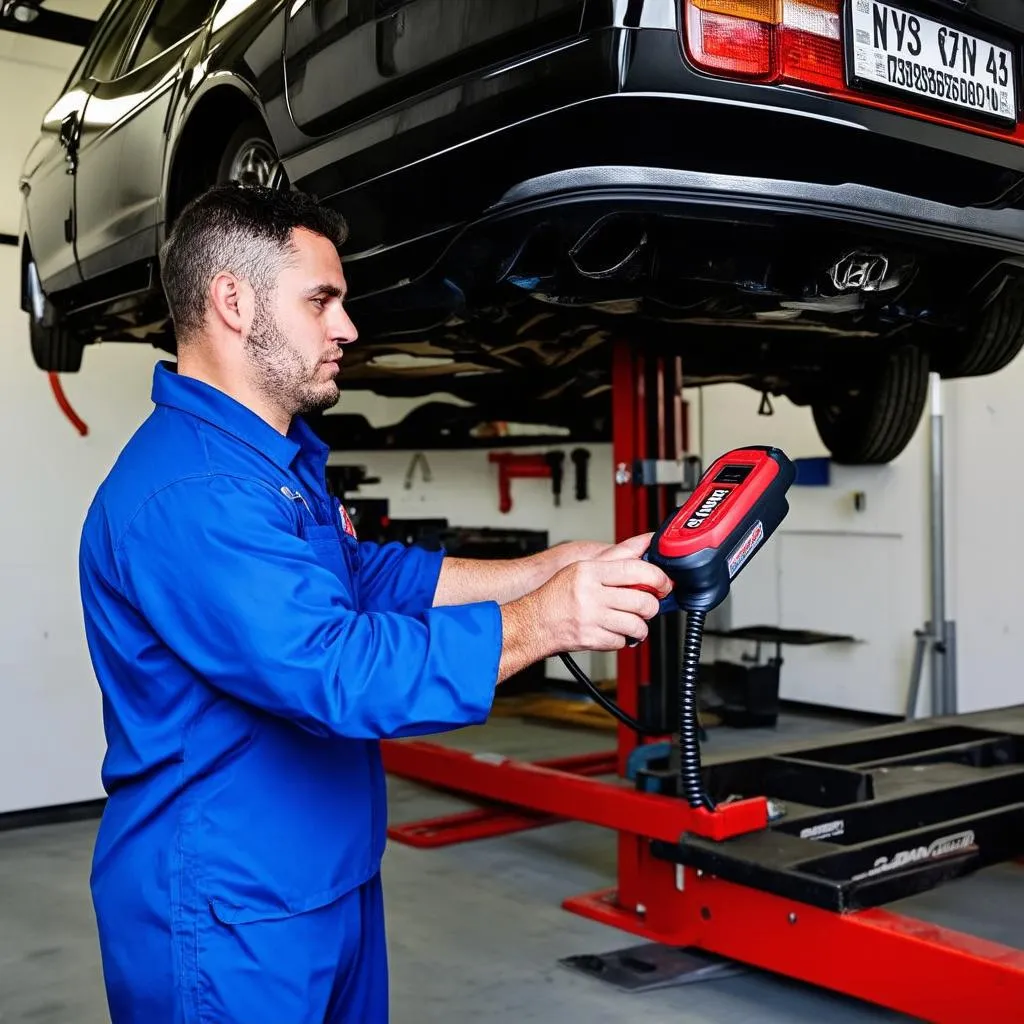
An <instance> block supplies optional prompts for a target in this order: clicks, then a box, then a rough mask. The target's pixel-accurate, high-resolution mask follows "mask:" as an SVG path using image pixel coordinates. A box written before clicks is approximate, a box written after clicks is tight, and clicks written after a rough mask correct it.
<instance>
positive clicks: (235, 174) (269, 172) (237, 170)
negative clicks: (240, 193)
mask: <svg viewBox="0 0 1024 1024" xmlns="http://www.w3.org/2000/svg"><path fill="white" fill-rule="evenodd" d="M280 167H281V162H280V161H279V160H278V159H277V154H276V153H275V152H274V150H273V147H272V146H271V145H270V143H269V142H267V141H266V140H265V139H250V140H249V141H248V142H246V143H244V144H243V145H241V146H240V147H239V149H238V152H237V153H235V156H234V159H232V161H231V167H230V168H229V169H228V178H229V180H231V181H235V182H238V183H239V184H240V185H262V186H263V187H264V188H273V187H274V186H275V185H276V184H277V183H278V180H279V178H280V173H279V172H280Z"/></svg>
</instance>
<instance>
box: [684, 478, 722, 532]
mask: <svg viewBox="0 0 1024 1024" xmlns="http://www.w3.org/2000/svg"><path fill="white" fill-rule="evenodd" d="M728 496H729V488H727V487H716V488H715V489H714V490H713V491H712V492H711V493H710V494H709V495H708V496H707V497H706V498H705V499H704V500H703V501H702V502H701V503H700V508H698V509H697V511H696V512H694V513H693V515H692V516H690V518H689V519H687V520H686V529H688V530H696V529H697V527H698V526H702V525H703V524H704V520H705V519H707V517H708V516H709V515H711V513H712V512H714V511H715V509H716V508H718V506H719V505H721V504H722V502H723V501H725V499H726V498H727V497H728Z"/></svg>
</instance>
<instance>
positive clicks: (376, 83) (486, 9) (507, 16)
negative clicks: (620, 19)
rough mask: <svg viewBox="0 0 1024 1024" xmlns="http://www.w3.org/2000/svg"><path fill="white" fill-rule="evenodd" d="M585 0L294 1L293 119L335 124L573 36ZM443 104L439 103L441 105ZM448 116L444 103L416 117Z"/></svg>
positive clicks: (315, 125)
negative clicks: (433, 111) (436, 108)
mask: <svg viewBox="0 0 1024 1024" xmlns="http://www.w3.org/2000/svg"><path fill="white" fill-rule="evenodd" d="M583 6H584V0H296V2H295V3H294V4H292V7H291V9H290V13H289V16H288V23H287V36H286V41H285V80H286V86H287V90H288V103H289V106H290V108H291V112H292V118H293V120H294V121H295V124H296V126H298V127H299V128H301V129H302V130H303V131H305V132H307V133H309V134H311V135H324V134H327V133H329V132H332V131H337V130H338V129H340V128H343V127H345V126H346V125H348V124H352V123H354V122H356V121H358V120H360V119H361V118H364V117H367V116H372V115H374V114H375V113H377V112H379V111H382V110H384V109H385V108H386V107H392V106H394V105H400V104H402V103H403V102H405V101H407V100H409V99H410V98H411V97H413V96H416V95H418V94H422V93H424V92H429V91H430V90H432V89H435V88H437V87H440V86H443V85H444V84H445V83H447V82H451V81H454V80H457V79H459V78H462V77H464V76H472V75H474V74H476V73H479V72H480V71H481V70H483V69H484V68H488V67H493V66H495V65H500V64H502V63H503V62H506V61H509V60H512V59H514V58H516V57H517V56H519V55H520V54H524V53H529V52H531V51H534V50H537V49H541V48H543V47H545V46H550V45H553V44H555V43H557V42H559V41H561V40H564V39H568V38H571V37H572V36H573V35H575V34H576V33H577V32H578V31H579V28H580V23H581V18H582V14H583ZM442 106H443V105H442ZM442 113H443V114H450V113H451V111H450V110H448V109H447V108H444V109H443V110H438V111H436V112H435V113H433V114H432V113H431V112H430V111H427V110H424V112H423V117H424V118H427V119H429V118H430V117H431V116H441V114H442Z"/></svg>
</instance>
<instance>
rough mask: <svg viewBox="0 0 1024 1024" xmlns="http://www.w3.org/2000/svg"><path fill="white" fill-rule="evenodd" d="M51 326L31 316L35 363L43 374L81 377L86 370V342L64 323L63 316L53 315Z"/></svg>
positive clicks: (31, 339) (29, 321)
mask: <svg viewBox="0 0 1024 1024" xmlns="http://www.w3.org/2000/svg"><path fill="white" fill-rule="evenodd" d="M47 320H50V321H51V322H50V323H40V322H39V321H38V320H36V318H35V317H34V316H33V315H32V314H31V313H30V314H29V318H28V332H29V340H30V342H31V345H32V359H33V361H34V362H35V364H36V366H38V367H39V369H40V370H46V371H47V372H48V373H49V372H53V373H78V371H79V370H80V369H81V368H82V355H83V354H84V352H85V342H84V341H83V340H82V339H81V338H80V337H79V336H78V335H76V334H75V333H74V332H72V331H70V330H68V328H67V327H66V326H65V325H64V324H63V323H61V320H60V314H59V313H56V312H55V311H54V312H49V313H48V315H47Z"/></svg>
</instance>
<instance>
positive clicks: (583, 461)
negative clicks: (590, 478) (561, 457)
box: [572, 448, 590, 501]
mask: <svg viewBox="0 0 1024 1024" xmlns="http://www.w3.org/2000/svg"><path fill="white" fill-rule="evenodd" d="M572 461H573V463H574V464H575V466H576V500H577V501H586V500H587V469H588V465H589V463H590V452H588V451H587V449H586V448H574V449H573V453H572Z"/></svg>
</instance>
